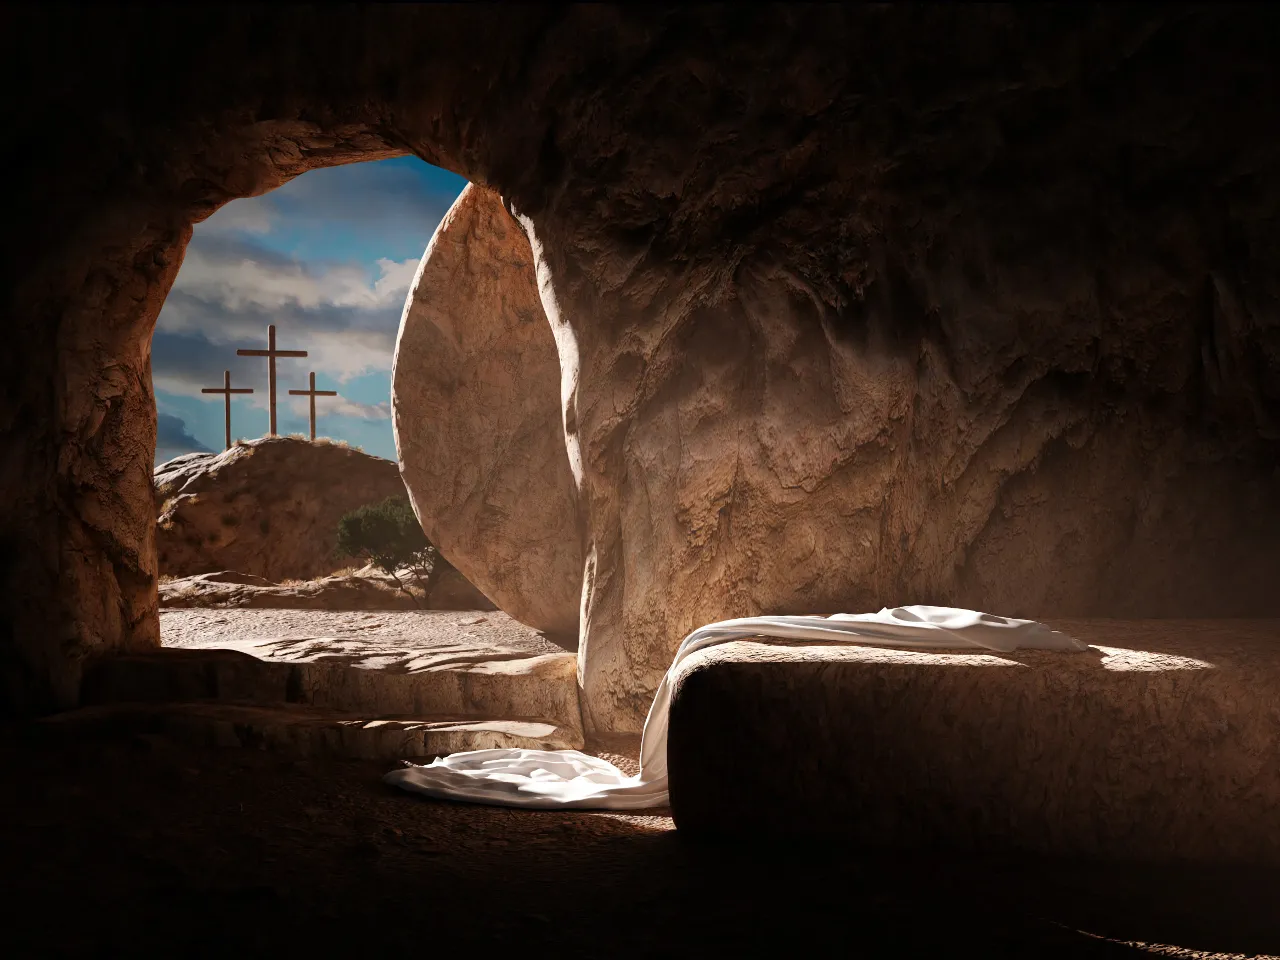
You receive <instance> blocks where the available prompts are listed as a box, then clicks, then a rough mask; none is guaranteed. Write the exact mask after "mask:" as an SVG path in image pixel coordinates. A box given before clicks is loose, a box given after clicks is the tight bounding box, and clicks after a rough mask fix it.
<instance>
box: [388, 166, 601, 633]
mask: <svg viewBox="0 0 1280 960" xmlns="http://www.w3.org/2000/svg"><path fill="white" fill-rule="evenodd" d="M391 408H392V414H393V418H394V419H393V422H394V424H395V432H396V451H397V454H398V456H399V458H400V470H401V473H402V474H403V476H404V484H405V487H406V488H407V489H408V491H409V495H410V498H411V499H412V501H413V505H414V510H415V511H417V514H418V519H419V520H420V521H421V523H422V528H423V529H424V530H425V531H426V532H427V536H428V537H430V538H431V541H432V543H435V544H436V545H437V546H438V547H439V548H440V549H441V550H442V551H443V552H444V553H445V555H446V556H448V557H449V560H450V561H451V562H452V563H453V564H454V565H455V566H456V567H457V568H458V569H459V570H460V571H462V573H463V574H464V575H465V576H466V577H467V578H468V579H470V580H471V581H472V582H473V583H475V584H476V585H477V586H479V587H480V588H481V590H483V591H484V593H485V594H486V595H487V596H488V597H490V598H491V599H492V600H493V601H494V602H495V603H496V604H497V605H498V606H500V607H501V608H502V609H503V610H505V611H506V612H507V613H509V614H511V615H512V616H513V617H515V618H517V619H518V620H521V621H523V622H525V623H528V624H530V625H531V626H534V627H537V628H538V629H541V630H548V631H552V632H555V633H557V634H560V635H562V636H565V637H570V638H576V633H577V626H578V607H579V604H580V600H581V585H582V552H581V547H580V531H579V529H578V521H577V515H576V508H575V499H574V486H573V477H572V475H571V473H570V471H569V460H568V457H567V455H566V453H565V440H564V428H563V423H562V421H561V414H560V365H559V361H558V359H557V356H556V346H555V341H554V339H553V337H552V333H551V328H550V326H549V325H548V323H547V318H546V317H545V316H544V314H543V312H542V304H541V302H540V300H539V297H538V284H537V278H536V277H535V275H534V266H533V254H532V252H531V251H530V249H529V241H528V240H527V239H526V238H525V235H524V233H523V231H522V230H521V228H520V226H519V225H518V224H517V223H516V222H515V221H514V220H513V219H512V217H511V215H510V214H508V213H507V211H506V210H505V209H503V206H502V201H501V198H499V197H498V195H497V194H495V193H493V192H492V191H490V190H486V189H484V188H482V187H478V186H476V185H474V184H472V185H470V186H468V187H467V188H466V189H465V190H463V192H462V195H461V196H459V197H458V199H457V201H456V202H455V203H454V205H453V207H452V209H450V211H449V213H448V214H447V215H446V216H445V218H444V220H443V221H442V222H441V223H440V226H439V228H438V229H437V230H436V233H435V236H434V237H433V238H432V240H431V244H430V246H428V247H427V251H426V253H425V254H424V256H423V258H422V263H421V265H420V266H419V268H418V276H417V279H416V281H415V282H414V286H413V290H412V292H411V293H410V295H409V300H408V302H407V304H406V306H405V312H404V316H403V318H402V320H401V324H400V336H399V339H398V340H397V342H396V355H395V367H394V370H393V374H392V392H391Z"/></svg>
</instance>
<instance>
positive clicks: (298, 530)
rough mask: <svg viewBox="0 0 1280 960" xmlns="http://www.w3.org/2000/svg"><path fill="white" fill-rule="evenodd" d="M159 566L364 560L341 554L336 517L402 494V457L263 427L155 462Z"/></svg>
mask: <svg viewBox="0 0 1280 960" xmlns="http://www.w3.org/2000/svg"><path fill="white" fill-rule="evenodd" d="M155 491H156V492H155V497H156V509H157V512H158V514H159V518H160V519H159V522H158V524H157V531H156V545H157V548H158V550H159V560H160V572H161V573H162V574H167V575H169V576H173V577H180V578H181V577H189V576H192V575H193V574H199V573H214V572H218V571H224V570H233V571H236V572H238V573H247V574H251V575H254V576H259V577H264V578H266V579H267V580H273V581H276V582H279V581H281V580H289V579H294V580H310V579H312V578H315V577H322V576H324V575H326V574H330V573H333V572H334V571H335V570H340V569H342V568H344V567H350V566H353V565H362V564H363V561H360V560H357V559H356V558H355V557H347V556H342V555H340V554H338V552H337V550H336V548H335V543H336V540H337V535H338V520H340V519H341V518H342V516H343V514H345V513H349V512H350V511H352V510H354V509H355V508H356V507H359V506H363V505H364V504H366V503H372V502H374V501H377V500H382V499H385V498H386V497H390V496H394V495H400V496H403V495H404V485H403V484H402V483H401V482H400V476H399V473H398V471H397V470H396V465H395V464H394V463H392V462H391V461H390V460H383V459H382V458H381V457H373V456H370V455H369V454H367V453H361V452H360V451H358V450H353V449H351V448H350V447H347V446H345V445H341V444H336V443H330V442H325V441H316V442H314V443H313V442H311V441H309V440H299V439H297V438H295V437H265V438H263V439H260V440H249V441H246V442H243V443H240V444H237V445H235V446H233V447H231V449H229V450H225V451H223V452H222V453H189V454H187V455H185V456H182V457H178V458H176V459H174V460H170V461H169V462H168V463H162V464H160V465H159V466H158V467H156V470H155Z"/></svg>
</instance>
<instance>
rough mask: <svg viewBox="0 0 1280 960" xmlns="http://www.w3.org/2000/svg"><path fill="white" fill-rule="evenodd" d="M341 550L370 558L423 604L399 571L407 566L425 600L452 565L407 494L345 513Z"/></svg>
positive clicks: (339, 543)
mask: <svg viewBox="0 0 1280 960" xmlns="http://www.w3.org/2000/svg"><path fill="white" fill-rule="evenodd" d="M338 552H339V553H345V554H347V555H348V556H352V557H363V558H365V559H366V560H368V561H371V562H372V563H373V564H375V565H376V566H377V567H378V569H379V570H382V571H383V572H384V573H386V574H387V575H388V576H390V577H391V579H392V580H394V581H395V582H396V586H397V587H399V588H400V589H401V590H403V591H404V592H405V593H406V594H407V595H408V596H409V597H410V598H411V599H412V600H413V602H414V603H415V604H416V605H418V606H421V603H419V602H418V598H417V597H415V596H414V595H413V592H412V591H410V590H409V588H408V586H407V585H406V584H405V583H404V581H402V580H401V579H400V573H399V572H400V571H401V570H404V569H406V568H407V569H408V570H409V571H410V575H411V576H412V578H413V581H414V583H415V584H416V586H417V587H418V588H419V589H420V590H421V591H422V596H423V599H424V600H426V599H430V597H431V591H432V589H433V588H434V587H435V585H436V582H437V581H438V580H439V579H440V575H441V574H442V573H444V571H445V570H446V569H447V568H448V566H449V563H448V561H447V560H445V559H444V557H442V556H440V552H439V551H438V550H437V549H436V548H435V545H434V544H433V543H432V542H431V541H430V540H428V539H427V535H426V534H425V533H423V532H422V527H421V525H420V524H419V523H418V518H417V517H416V516H414V513H413V506H412V505H411V504H410V503H409V500H408V498H406V497H387V499H385V500H383V501H381V502H379V503H367V504H365V505H364V506H363V507H357V508H356V509H355V510H352V511H351V512H350V513H348V514H347V515H345V516H344V517H343V518H342V519H341V520H339V521H338Z"/></svg>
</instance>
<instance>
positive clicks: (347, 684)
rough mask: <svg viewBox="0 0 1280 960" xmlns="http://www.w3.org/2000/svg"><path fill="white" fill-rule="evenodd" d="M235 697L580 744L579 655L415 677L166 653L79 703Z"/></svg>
mask: <svg viewBox="0 0 1280 960" xmlns="http://www.w3.org/2000/svg"><path fill="white" fill-rule="evenodd" d="M191 701H230V702H234V703H241V704H258V705H262V706H268V705H271V706H273V705H277V704H299V705H305V706H311V707H315V708H318V709H322V710H329V711H335V712H338V713H348V714H354V715H359V716H365V717H388V716H391V717H394V716H399V717H424V716H443V717H451V718H471V717H483V718H491V717H536V718H538V719H540V720H542V721H545V722H546V723H549V724H551V725H552V726H554V727H557V728H561V729H563V730H565V731H567V732H571V733H572V734H573V740H574V744H573V745H580V743H581V739H582V720H581V715H580V713H579V712H578V681H577V660H576V658H575V657H574V656H573V654H569V653H562V654H546V655H543V656H534V657H529V656H519V657H511V658H509V659H479V660H477V659H474V658H473V659H463V660H461V661H454V662H451V663H446V664H441V665H435V666H432V667H431V668H429V669H424V670H417V671H393V670H383V669H376V668H371V667H368V666H351V665H349V664H348V663H346V662H343V661H338V662H323V661H322V662H271V661H268V660H265V659H263V658H261V657H258V656H254V655H252V654H250V653H245V652H243V651H239V650H218V649H173V650H169V649H162V650H159V651H157V652H155V653H147V654H135V655H130V656H121V657H112V658H109V659H103V660H101V661H98V662H96V663H94V664H92V665H91V666H90V667H89V668H88V669H87V670H86V673H85V678H84V683H83V685H82V690H81V705H82V706H96V705H102V704H112V703H183V702H191Z"/></svg>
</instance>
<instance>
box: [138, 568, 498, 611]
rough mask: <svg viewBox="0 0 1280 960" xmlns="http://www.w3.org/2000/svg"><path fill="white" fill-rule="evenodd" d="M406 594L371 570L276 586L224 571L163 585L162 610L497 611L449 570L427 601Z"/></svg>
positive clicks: (413, 588)
mask: <svg viewBox="0 0 1280 960" xmlns="http://www.w3.org/2000/svg"><path fill="white" fill-rule="evenodd" d="M405 583H406V587H407V590H408V592H406V590H404V589H401V588H400V587H399V586H397V585H396V584H395V582H394V581H392V579H391V577H390V576H388V575H387V574H385V573H383V572H382V571H380V570H377V569H375V568H372V567H366V568H364V569H362V570H358V571H356V572H355V573H350V574H335V575H334V576H331V577H321V578H319V579H317V580H305V581H291V582H289V583H272V582H271V581H270V580H267V579H265V578H264V577H253V576H249V575H248V574H242V573H234V572H229V571H219V572H218V573H198V574H195V575H194V576H190V577H182V578H180V579H176V580H168V581H165V582H163V583H161V584H160V607H161V609H175V608H182V607H227V608H236V607H277V608H284V609H305V610H494V609H496V608H495V607H494V605H493V604H492V603H491V602H490V601H489V599H488V598H487V597H486V596H485V595H484V594H482V593H481V592H480V591H479V590H477V589H476V588H475V587H473V586H472V585H471V584H470V583H468V582H467V580H466V578H465V577H463V576H462V574H460V573H458V571H457V570H455V569H453V568H452V567H449V568H447V569H446V570H445V571H444V573H443V574H442V575H441V576H440V578H439V579H437V580H436V581H435V583H434V584H433V585H432V588H431V595H430V596H429V597H426V598H424V597H423V596H422V591H421V590H419V589H417V587H416V586H414V585H413V584H412V582H411V581H405Z"/></svg>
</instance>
